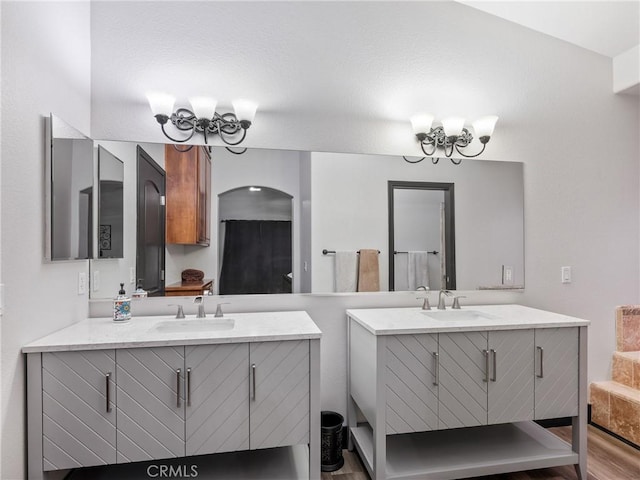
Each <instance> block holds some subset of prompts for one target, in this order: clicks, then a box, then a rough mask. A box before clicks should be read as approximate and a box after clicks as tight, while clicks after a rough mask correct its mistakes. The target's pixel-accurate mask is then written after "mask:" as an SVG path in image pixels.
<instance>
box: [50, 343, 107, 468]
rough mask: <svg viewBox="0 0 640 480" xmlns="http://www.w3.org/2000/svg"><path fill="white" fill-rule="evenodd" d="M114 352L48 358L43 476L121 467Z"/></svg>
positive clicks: (66, 354) (55, 355) (90, 352)
mask: <svg viewBox="0 0 640 480" xmlns="http://www.w3.org/2000/svg"><path fill="white" fill-rule="evenodd" d="M115 371H116V369H115V353H114V350H98V351H89V352H52V353H43V354H42V397H41V398H42V413H43V415H42V456H43V459H42V460H43V463H42V466H43V470H45V471H46V470H59V469H68V468H76V467H82V466H92V465H105V464H109V463H115V461H116V411H115V404H114V394H115V379H114V376H115Z"/></svg>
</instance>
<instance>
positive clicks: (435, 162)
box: [431, 157, 440, 165]
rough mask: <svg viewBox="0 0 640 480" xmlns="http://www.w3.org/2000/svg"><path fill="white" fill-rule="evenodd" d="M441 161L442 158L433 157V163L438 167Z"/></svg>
mask: <svg viewBox="0 0 640 480" xmlns="http://www.w3.org/2000/svg"><path fill="white" fill-rule="evenodd" d="M439 161H440V157H431V163H433V164H434V165H437V164H438V162H439Z"/></svg>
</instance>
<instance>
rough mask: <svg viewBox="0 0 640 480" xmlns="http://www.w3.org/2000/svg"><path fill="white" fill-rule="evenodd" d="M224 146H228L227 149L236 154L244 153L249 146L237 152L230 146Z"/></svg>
mask: <svg viewBox="0 0 640 480" xmlns="http://www.w3.org/2000/svg"><path fill="white" fill-rule="evenodd" d="M224 148H226V149H227V151H229V152H231V153H233V154H234V155H242V154H243V153H244V152H246V151H247V147H244V148H243V149H242V151H241V152H236V151H235V150H234V149H233V148H229V147H224Z"/></svg>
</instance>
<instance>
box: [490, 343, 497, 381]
mask: <svg viewBox="0 0 640 480" xmlns="http://www.w3.org/2000/svg"><path fill="white" fill-rule="evenodd" d="M491 356H492V357H493V375H492V376H491V381H492V382H495V381H496V378H497V377H498V373H497V371H498V360H497V359H498V352H496V351H495V350H494V349H493V348H492V349H491Z"/></svg>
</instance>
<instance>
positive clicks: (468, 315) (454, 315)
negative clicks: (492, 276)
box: [422, 309, 497, 321]
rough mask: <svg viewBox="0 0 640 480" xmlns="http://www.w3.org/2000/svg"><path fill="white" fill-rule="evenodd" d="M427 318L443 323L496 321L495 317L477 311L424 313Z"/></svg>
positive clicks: (429, 311) (434, 311) (428, 311)
mask: <svg viewBox="0 0 640 480" xmlns="http://www.w3.org/2000/svg"><path fill="white" fill-rule="evenodd" d="M422 313H423V314H425V315H426V316H428V317H430V318H433V319H434V320H443V321H448V320H451V321H474V320H493V319H496V318H497V317H495V316H494V315H489V314H487V313H482V312H478V311H476V310H464V309H463V310H433V311H431V310H427V311H425V312H422Z"/></svg>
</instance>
